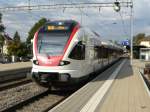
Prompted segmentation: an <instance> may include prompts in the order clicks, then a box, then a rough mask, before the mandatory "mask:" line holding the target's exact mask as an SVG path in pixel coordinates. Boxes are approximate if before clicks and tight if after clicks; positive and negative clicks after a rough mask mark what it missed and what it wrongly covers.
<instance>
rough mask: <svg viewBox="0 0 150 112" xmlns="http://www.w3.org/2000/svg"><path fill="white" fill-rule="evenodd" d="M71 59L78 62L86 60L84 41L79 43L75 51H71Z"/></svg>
mask: <svg viewBox="0 0 150 112" xmlns="http://www.w3.org/2000/svg"><path fill="white" fill-rule="evenodd" d="M69 58H71V59H76V60H84V59H85V45H84V44H83V43H82V41H79V42H78V43H77V44H76V45H75V47H74V48H73V50H72V51H71V53H70V55H69Z"/></svg>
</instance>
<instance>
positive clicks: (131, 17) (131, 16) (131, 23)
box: [130, 5, 134, 65]
mask: <svg viewBox="0 0 150 112" xmlns="http://www.w3.org/2000/svg"><path fill="white" fill-rule="evenodd" d="M130 8H131V15H130V27H131V31H130V33H131V34H130V36H131V37H130V38H131V45H130V49H131V52H130V53H131V55H130V59H131V65H132V64H133V19H134V18H133V5H131V6H130Z"/></svg>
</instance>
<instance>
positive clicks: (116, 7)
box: [113, 1, 120, 12]
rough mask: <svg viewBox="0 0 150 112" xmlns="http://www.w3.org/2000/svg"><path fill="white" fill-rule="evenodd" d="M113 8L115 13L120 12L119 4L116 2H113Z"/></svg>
mask: <svg viewBox="0 0 150 112" xmlns="http://www.w3.org/2000/svg"><path fill="white" fill-rule="evenodd" d="M113 8H114V10H115V11H116V12H119V11H120V3H119V2H118V1H116V2H114V6H113Z"/></svg>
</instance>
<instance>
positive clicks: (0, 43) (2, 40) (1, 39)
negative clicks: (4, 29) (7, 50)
mask: <svg viewBox="0 0 150 112" xmlns="http://www.w3.org/2000/svg"><path fill="white" fill-rule="evenodd" d="M3 46H4V36H3V35H1V34H0V48H1V52H2V54H3Z"/></svg>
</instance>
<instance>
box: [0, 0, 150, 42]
mask: <svg viewBox="0 0 150 112" xmlns="http://www.w3.org/2000/svg"><path fill="white" fill-rule="evenodd" d="M1 1H3V2H1V4H0V6H1V5H2V6H9V5H11V6H13V5H15V6H23V5H28V3H27V1H28V0H24V1H20V0H7V1H5V0H1ZM35 1H36V2H35ZM69 1H71V2H73V3H78V2H91V3H92V2H114V0H82V1H81V0H31V5H35V4H57V3H71V2H69ZM134 3H135V4H134V18H135V21H134V24H136V26H137V27H136V26H135V27H134V28H135V29H134V33H137V32H146V33H148V30H149V24H150V22H149V19H150V15H149V14H148V11H147V10H149V9H150V2H149V0H136V1H134ZM81 10H82V12H84V13H82V14H81V11H80V10H79V9H65V11H64V12H63V9H51V10H41V11H21V12H7V13H4V17H3V22H4V24H5V25H6V27H7V31H8V33H9V34H11V35H13V34H14V32H15V31H16V30H18V31H19V33H20V34H21V35H22V37H23V40H25V38H26V37H27V33H28V31H29V30H30V28H31V27H32V25H33V24H34V23H35V22H36V21H38V20H39V19H40V18H41V17H46V18H49V19H51V20H54V19H75V20H77V21H79V22H82V25H84V26H87V27H91V29H94V30H95V31H97V32H98V33H99V34H100V35H102V36H103V38H107V39H111V38H112V39H118V40H119V39H120V38H119V37H121V36H125V35H126V34H125V32H126V33H127V35H129V34H130V21H129V19H130V16H129V15H130V9H129V8H121V12H120V13H121V16H122V18H121V16H120V14H119V13H116V12H115V11H114V10H113V8H101V9H100V12H99V9H98V8H95V9H93V8H88V9H81ZM81 18H82V20H81ZM122 19H123V22H122ZM114 23H115V24H114ZM143 24H144V25H143ZM123 27H124V28H123ZM124 30H125V31H124Z"/></svg>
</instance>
